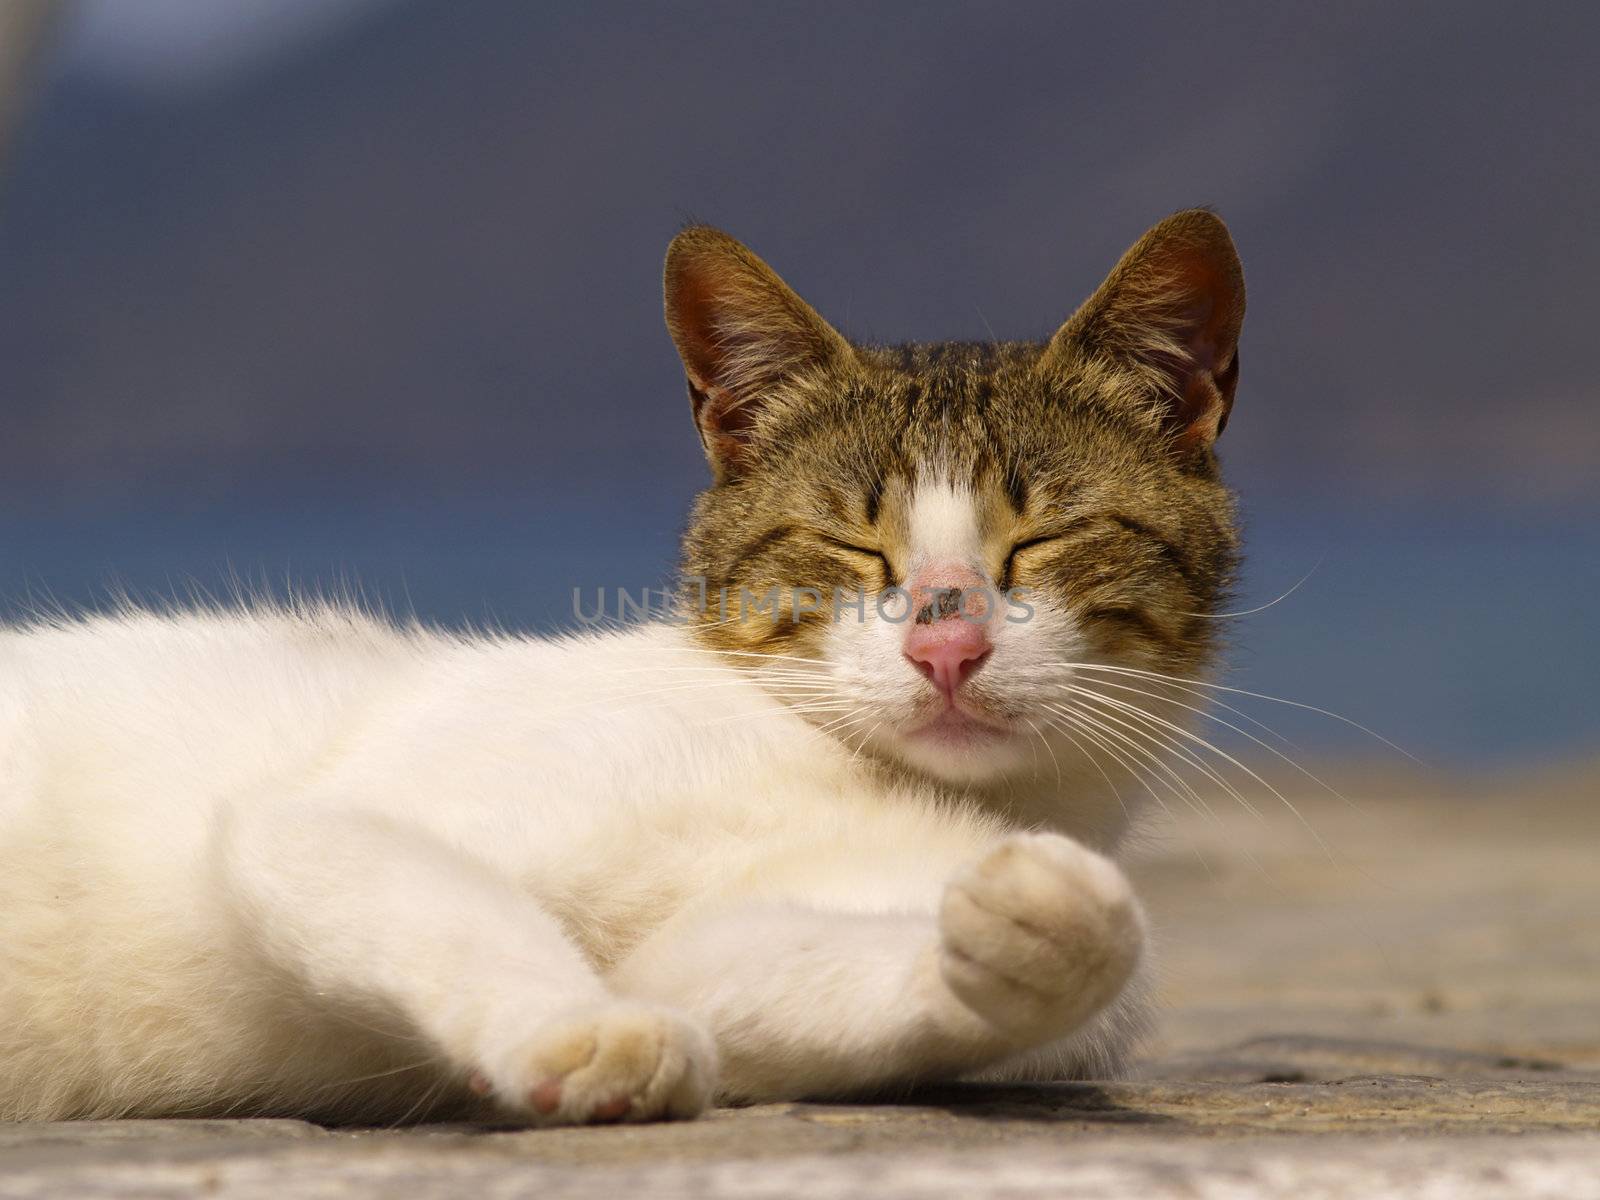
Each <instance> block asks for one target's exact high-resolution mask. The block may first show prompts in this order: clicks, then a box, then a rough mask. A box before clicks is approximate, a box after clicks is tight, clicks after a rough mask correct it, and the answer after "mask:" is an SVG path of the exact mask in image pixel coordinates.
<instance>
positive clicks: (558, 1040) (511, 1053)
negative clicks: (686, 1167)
mask: <svg viewBox="0 0 1600 1200" xmlns="http://www.w3.org/2000/svg"><path fill="white" fill-rule="evenodd" d="M490 1058H491V1059H492V1061H488V1062H486V1063H485V1064H484V1066H483V1068H482V1069H481V1070H480V1071H478V1072H476V1073H475V1074H474V1076H473V1079H472V1086H473V1088H474V1090H475V1091H478V1092H480V1093H482V1094H486V1095H492V1096H493V1097H494V1098H495V1099H496V1100H497V1101H498V1102H499V1103H500V1104H501V1105H502V1106H503V1107H505V1108H508V1109H510V1110H512V1111H514V1112H516V1113H518V1114H519V1115H521V1116H523V1117H525V1118H528V1119H530V1120H531V1121H533V1123H534V1124H537V1125H584V1124H593V1123H599V1122H608V1121H660V1120H672V1119H681V1118H686V1117H694V1116H698V1115H699V1114H700V1113H701V1112H703V1111H704V1110H705V1107H706V1105H707V1104H708V1103H709V1102H710V1099H711V1093H712V1089H713V1088H714V1087H715V1085H716V1052H715V1050H714V1049H713V1048H712V1044H711V1039H710V1038H709V1037H708V1036H707V1035H706V1033H705V1031H704V1030H702V1029H700V1028H699V1027H698V1026H697V1025H695V1024H694V1023H693V1022H691V1021H690V1020H689V1019H688V1018H686V1017H683V1016H681V1015H679V1014H677V1013H675V1012H672V1011H671V1010H669V1009H664V1008H654V1007H650V1006H648V1005H642V1004H628V1003H622V1002H616V1003H609V1004H603V1005H596V1006H594V1007H590V1008H585V1009H580V1010H576V1011H573V1012H569V1013H567V1014H565V1015H564V1016H562V1017H559V1018H556V1019H553V1020H551V1021H549V1022H548V1023H546V1024H545V1025H543V1026H542V1027H540V1028H539V1029H537V1030H536V1031H535V1032H534V1033H533V1034H532V1035H531V1036H529V1037H526V1038H524V1039H522V1040H520V1041H518V1042H516V1043H514V1044H513V1045H511V1046H509V1047H508V1048H506V1049H505V1050H503V1051H501V1052H498V1053H495V1054H493V1055H491V1056H490Z"/></svg>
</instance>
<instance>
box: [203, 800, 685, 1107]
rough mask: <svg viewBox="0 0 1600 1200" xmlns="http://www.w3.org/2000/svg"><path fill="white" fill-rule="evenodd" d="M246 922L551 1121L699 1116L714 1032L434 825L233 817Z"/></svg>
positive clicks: (490, 1087)
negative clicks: (619, 969) (584, 951)
mask: <svg viewBox="0 0 1600 1200" xmlns="http://www.w3.org/2000/svg"><path fill="white" fill-rule="evenodd" d="M219 848H220V854H219V859H218V864H219V869H220V871H221V873H222V877H223V883H224V894H226V895H227V896H229V897H230V898H231V899H232V900H233V902H234V907H235V909H236V911H237V913H238V914H239V916H240V918H241V920H242V922H243V932H244V933H245V935H246V936H247V937H249V938H251V939H252V940H254V941H255V942H256V943H257V945H258V946H259V948H260V950H262V951H263V952H265V953H266V954H267V955H268V956H269V957H270V958H271V959H273V960H274V961H275V962H276V963H277V964H278V965H280V966H282V967H285V968H287V969H288V970H289V971H290V972H291V973H292V975H294V976H296V977H298V978H299V979H300V980H302V981H303V983H304V985H305V986H306V987H307V988H308V989H309V990H310V992H312V993H313V994H315V995H319V996H324V997H329V998H331V999H333V1000H334V1001H335V1002H338V1001H340V1000H347V1001H349V1002H351V1003H356V1004H362V1003H364V1004H367V1005H370V1006H376V1007H381V1008H382V1009H384V1010H386V1011H390V1012H394V1013H397V1014H398V1015H399V1016H400V1017H401V1018H402V1019H403V1020H404V1021H405V1022H406V1023H408V1024H409V1025H411V1026H412V1027H414V1028H415V1029H416V1030H418V1031H419V1032H420V1033H421V1034H422V1035H423V1036H424V1037H425V1038H426V1039H427V1040H428V1041H429V1042H431V1043H432V1044H433V1045H435V1046H436V1047H438V1049H439V1051H440V1052H441V1054H442V1057H443V1058H444V1060H445V1061H446V1063H447V1064H448V1066H447V1067H446V1070H447V1072H449V1073H451V1074H453V1075H454V1077H455V1079H456V1080H457V1081H458V1083H459V1084H462V1085H465V1086H469V1087H471V1088H472V1089H473V1090H475V1091H477V1092H479V1093H480V1094H492V1095H493V1097H494V1098H495V1100H497V1101H498V1102H499V1103H500V1104H502V1105H504V1106H505V1107H506V1108H508V1109H510V1110H511V1111H513V1112H516V1113H518V1114H519V1115H521V1116H524V1117H526V1118H528V1119H530V1120H532V1121H534V1122H535V1123H539V1124H572V1123H581V1122H588V1121H603V1120H634V1121H638V1120H651V1119H661V1118H670V1117H692V1116H694V1115H696V1114H697V1113H699V1112H700V1111H701V1110H702V1109H703V1108H704V1107H705V1106H706V1104H707V1102H708V1101H709V1099H710V1095H711V1090H712V1088H713V1086H714V1081H715V1080H714V1077H715V1057H714V1052H713V1050H712V1046H711V1042H710V1040H709V1038H708V1037H707V1036H706V1034H705V1033H704V1032H703V1031H702V1030H701V1029H700V1028H699V1027H698V1026H697V1025H695V1024H694V1023H693V1022H692V1021H690V1020H689V1019H687V1018H685V1017H684V1016H682V1015H680V1014H679V1013H676V1012H673V1011H672V1010H670V1009H668V1008H664V1007H661V1006H659V1005H655V1004H649V1003H641V1002H639V1001H636V1000H621V999H618V998H616V997H614V996H613V995H612V994H611V993H610V992H609V991H608V989H607V988H606V987H605V985H604V984H603V983H602V982H601V981H600V979H599V978H598V977H597V976H596V975H595V973H594V971H593V970H592V969H591V968H590V966H589V964H588V963H587V962H586V961H585V960H584V959H583V956H582V955H581V954H580V953H579V951H578V950H577V948H576V947H575V946H573V945H572V943H571V942H569V941H568V939H567V938H566V936H565V935H564V934H563V933H562V931H561V929H560V928H559V926H558V925H557V923H556V922H555V920H554V919H553V918H552V917H551V916H550V915H549V914H548V913H546V912H545V911H544V910H543V909H542V908H540V906H539V905H538V903H537V902H536V901H535V900H534V899H533V898H532V897H531V896H529V895H528V894H527V893H526V892H524V891H522V890H521V889H519V888H517V887H516V886H515V884H514V883H513V882H512V881H511V880H509V879H507V878H506V877H504V876H503V875H501V874H500V873H498V872H497V871H495V870H494V869H493V868H491V867H488V866H486V865H485V864H483V863H481V862H479V861H478V860H477V859H475V858H473V857H471V856H470V855H467V854H465V853H462V852H461V851H459V850H457V849H455V848H454V847H453V846H451V845H448V844H446V843H444V842H443V841H441V840H439V839H437V838H434V837H432V836H431V835H429V834H427V833H425V832H422V831H419V830H416V829H413V828H410V827H407V826H405V825H402V824H400V823H398V822H394V821H391V820H386V819H383V818H381V817H377V816H372V815H363V814H358V813H341V812H337V811H330V810H329V809H328V808H327V807H326V806H315V807H313V806H310V805H293V806H286V805H285V806H269V807H266V808H261V809H256V810H253V811H250V812H246V813H234V814H232V815H231V816H230V817H229V818H228V819H227V820H225V822H224V823H223V827H222V829H221V831H220V836H219Z"/></svg>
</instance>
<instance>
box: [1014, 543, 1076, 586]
mask: <svg viewBox="0 0 1600 1200" xmlns="http://www.w3.org/2000/svg"><path fill="white" fill-rule="evenodd" d="M1061 538H1062V535H1061V534H1059V533H1046V534H1042V535H1040V536H1039V537H1032V538H1028V539H1026V540H1025V541H1021V542H1018V543H1016V544H1015V545H1014V546H1012V547H1011V553H1009V554H1007V555H1006V561H1005V565H1004V566H1003V567H1001V568H1000V581H1001V585H1002V589H1004V588H1008V587H1010V586H1011V574H1012V572H1013V571H1014V570H1015V569H1016V566H1017V555H1019V554H1021V553H1022V552H1023V551H1024V550H1032V549H1033V548H1034V547H1035V546H1043V545H1045V544H1047V543H1049V542H1058V541H1060V540H1061Z"/></svg>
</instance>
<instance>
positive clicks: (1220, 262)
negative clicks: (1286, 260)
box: [1041, 209, 1244, 450]
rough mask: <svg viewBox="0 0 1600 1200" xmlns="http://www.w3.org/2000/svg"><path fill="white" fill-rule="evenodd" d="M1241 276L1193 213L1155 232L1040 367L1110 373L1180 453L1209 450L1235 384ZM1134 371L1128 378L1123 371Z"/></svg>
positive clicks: (1222, 234) (1206, 219)
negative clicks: (1072, 365)
mask: <svg viewBox="0 0 1600 1200" xmlns="http://www.w3.org/2000/svg"><path fill="white" fill-rule="evenodd" d="M1243 323H1244V271H1243V269H1242V268H1241V267H1240V265H1239V255H1238V252H1237V251H1236V250H1235V249H1234V247H1233V239H1232V238H1231V237H1229V236H1228V227H1227V226H1226V225H1224V224H1223V223H1222V220H1221V219H1220V218H1219V217H1217V216H1216V215H1215V214H1213V213H1209V212H1207V211H1205V210H1204V209H1190V210H1189V211H1187V212H1180V213H1175V214H1174V215H1172V216H1170V217H1168V218H1167V219H1166V220H1165V221H1162V222H1161V223H1160V224H1159V225H1157V226H1155V227H1154V228H1153V229H1151V230H1150V231H1149V232H1148V233H1146V234H1145V235H1144V236H1143V237H1142V238H1140V239H1139V240H1138V241H1137V242H1136V243H1134V245H1133V248H1132V249H1130V250H1129V251H1128V252H1127V253H1126V254H1124V255H1123V256H1122V261H1121V262H1119V263H1118V264H1117V265H1116V268H1115V269H1114V270H1113V271H1112V272H1111V274H1110V275H1108V276H1107V277H1106V281H1105V282H1104V283H1102V284H1101V285H1100V289H1099V290H1098V291H1097V292H1095V294H1094V295H1093V296H1091V297H1090V298H1089V299H1088V301H1087V302H1086V303H1085V304H1084V305H1083V307H1082V308H1080V309H1079V310H1078V311H1077V312H1076V313H1075V314H1073V316H1072V317H1071V319H1070V320H1068V321H1067V323H1066V324H1065V325H1063V326H1062V327H1061V329H1060V331H1059V332H1057V333H1056V335H1055V337H1054V338H1052V339H1051V341H1050V345H1049V347H1048V348H1047V349H1046V351H1045V354H1044V357H1043V359H1042V360H1041V367H1042V368H1045V369H1048V368H1050V367H1051V366H1054V365H1061V364H1064V363H1066V362H1076V363H1078V364H1080V365H1081V364H1082V363H1083V362H1084V361H1085V360H1086V359H1087V360H1089V361H1098V362H1100V363H1101V364H1104V365H1106V366H1109V367H1110V368H1111V371H1112V374H1113V375H1114V376H1117V377H1119V382H1120V383H1121V385H1122V386H1121V387H1119V388H1117V390H1123V391H1126V390H1128V385H1129V384H1130V383H1131V385H1132V390H1133V391H1135V392H1137V393H1138V395H1137V396H1136V397H1134V398H1135V399H1137V400H1138V401H1139V402H1141V403H1143V404H1146V405H1148V404H1151V403H1152V402H1153V403H1154V406H1155V408H1154V414H1155V416H1156V418H1157V419H1158V420H1159V421H1160V422H1161V424H1162V426H1163V428H1165V429H1166V430H1168V431H1169V432H1170V433H1171V435H1172V437H1173V440H1174V442H1175V444H1176V445H1177V446H1178V447H1179V448H1180V449H1182V450H1197V449H1206V448H1209V447H1210V446H1211V444H1212V443H1213V442H1215V441H1216V439H1217V436H1218V435H1219V434H1220V433H1221V432H1222V430H1223V427H1224V426H1225V425H1227V423H1228V413H1229V412H1230V411H1231V410H1232V408H1233V394H1234V390H1235V388H1236V387H1237V386H1238V383H1239V329H1240V326H1241V325H1243ZM1130 369H1131V371H1130Z"/></svg>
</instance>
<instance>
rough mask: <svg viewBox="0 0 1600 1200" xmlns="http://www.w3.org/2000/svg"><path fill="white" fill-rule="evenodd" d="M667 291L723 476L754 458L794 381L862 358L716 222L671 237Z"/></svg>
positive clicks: (701, 421) (698, 415) (715, 464)
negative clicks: (764, 422) (766, 414)
mask: <svg viewBox="0 0 1600 1200" xmlns="http://www.w3.org/2000/svg"><path fill="white" fill-rule="evenodd" d="M664 290H665V293H666V316H667V331H668V332H669V333H670V334H672V340H673V342H674V343H675V344H676V345H677V347H678V356H679V357H680V358H682V359H683V369H684V373H685V374H686V375H687V376H688V378H689V399H690V403H691V404H692V406H693V409H694V421H695V425H696V427H698V429H699V430H700V441H701V443H702V444H703V445H704V446H705V449H706V457H707V458H708V459H710V460H711V469H712V470H713V471H714V472H715V473H716V477H717V479H718V481H719V482H720V481H722V480H725V479H730V478H733V477H735V476H737V475H738V474H739V472H740V471H741V470H743V469H744V468H745V466H746V465H747V464H748V462H749V461H750V457H751V455H752V454H753V453H754V452H755V444H756V442H757V439H758V437H759V431H760V430H759V426H760V419H761V415H762V413H763V411H764V410H766V409H767V408H769V407H770V406H771V405H772V404H773V403H775V402H779V401H781V400H782V398H783V393H784V390H785V388H786V387H787V386H788V385H790V384H792V383H793V382H794V381H795V380H796V379H799V378H801V377H802V376H805V375H808V374H813V373H815V372H817V371H819V370H826V369H829V368H831V367H835V366H837V365H838V364H839V363H841V362H842V361H844V360H845V359H847V358H848V357H850V356H852V355H853V354H854V351H853V350H852V349H851V348H850V343H849V342H847V341H845V339H844V338H843V337H842V336H840V334H839V333H838V332H837V331H835V330H834V328H833V327H832V326H831V325H829V324H828V323H827V322H826V321H824V320H823V319H822V318H821V317H819V316H818V315H817V314H816V312H815V311H813V309H812V308H811V306H810V305H809V304H807V303H806V302H805V301H804V300H802V299H800V297H799V296H797V295H795V293H794V292H793V291H792V290H791V289H790V288H789V286H788V284H786V283H784V282H783V280H781V279H779V278H778V276H777V274H776V272H774V271H773V270H772V268H771V267H769V266H767V264H766V263H764V262H762V261H761V260H760V259H759V258H757V257H756V256H755V255H754V254H752V253H751V252H750V251H749V250H748V249H746V248H745V247H744V246H743V245H742V244H740V243H739V242H738V241H736V240H734V239H733V238H731V237H729V236H728V235H727V234H725V233H723V232H722V231H721V230H717V229H712V228H711V227H710V226H708V225H693V226H690V227H689V228H688V229H685V230H684V231H683V232H682V233H680V234H679V235H678V236H677V237H675V238H673V239H672V245H671V246H669V247H668V248H667V265H666V272H665V280H664Z"/></svg>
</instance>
